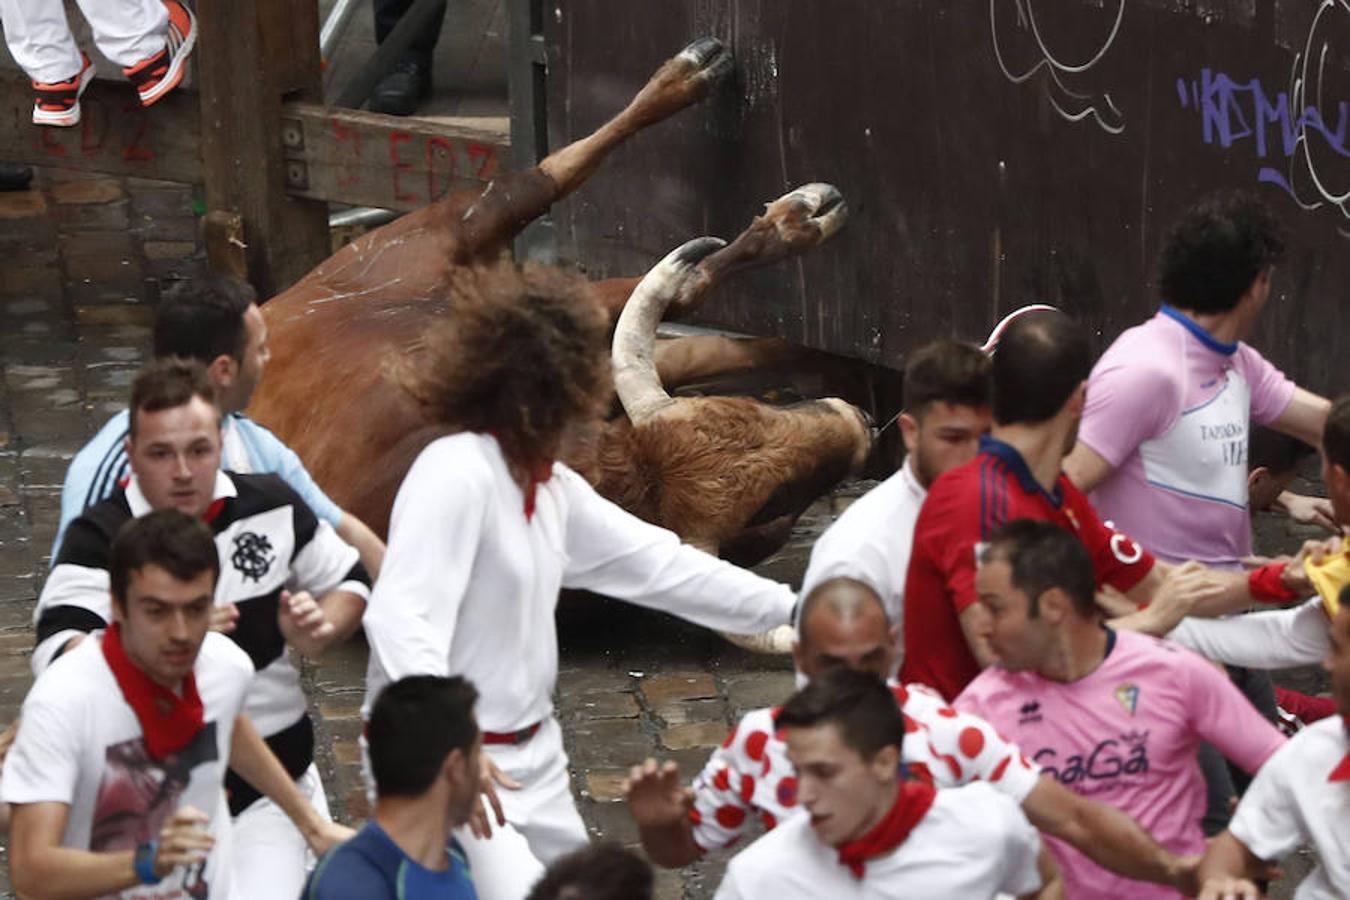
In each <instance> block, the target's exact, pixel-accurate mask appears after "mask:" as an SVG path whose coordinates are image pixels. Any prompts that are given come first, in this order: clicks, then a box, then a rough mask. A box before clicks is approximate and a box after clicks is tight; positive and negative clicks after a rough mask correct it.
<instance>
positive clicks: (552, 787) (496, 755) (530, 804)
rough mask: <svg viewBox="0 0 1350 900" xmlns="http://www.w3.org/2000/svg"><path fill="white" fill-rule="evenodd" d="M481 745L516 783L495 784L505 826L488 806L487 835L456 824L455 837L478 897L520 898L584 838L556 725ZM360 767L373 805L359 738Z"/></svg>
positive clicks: (367, 762)
mask: <svg viewBox="0 0 1350 900" xmlns="http://www.w3.org/2000/svg"><path fill="white" fill-rule="evenodd" d="M483 749H484V752H486V753H487V754H488V755H489V756H491V757H492V761H493V762H494V763H496V764H497V768H499V769H501V770H502V772H503V773H505V774H506V775H507V777H509V778H511V779H513V780H514V781H516V782H517V783H518V784H520V785H521V788H520V789H519V790H515V791H509V790H506V789H505V788H503V787H500V786H498V788H497V797H498V798H499V799H500V800H501V803H502V812H503V813H505V814H506V820H507V825H506V826H505V827H503V826H500V825H498V824H497V821H496V818H495V816H493V814H492V812H491V810H489V812H488V815H489V816H490V817H492V837H490V838H488V839H486V840H479V839H478V838H475V837H474V836H473V834H472V832H470V831H469V829H468V827H467V826H465V827H462V828H459V829H457V830H456V831H455V837H456V838H458V839H459V842H460V843H461V844H462V845H463V846H464V852H465V854H466V855H467V856H468V858H469V872H470V874H471V875H472V876H473V884H474V889H475V890H476V891H477V892H478V898H479V900H524V898H525V896H526V895H527V894H529V892H530V888H532V887H534V885H535V882H537V881H538V880H539V879H540V878H541V877H543V874H544V867H545V866H547V865H548V864H549V863H551V862H553V860H555V859H557V858H558V857H560V856H564V855H566V854H568V853H570V852H572V851H573V850H576V849H578V848H580V847H583V846H585V845H586V843H587V842H588V841H589V840H590V839H589V838H588V837H587V835H586V826H585V824H584V823H583V822H582V821H581V815H580V814H579V813H578V812H577V807H576V803H575V802H573V800H572V786H571V782H570V779H569V777H568V773H567V752H566V751H565V750H564V749H563V742H562V728H560V727H559V726H558V722H557V720H556V719H554V718H552V717H550V718H548V719H546V720H545V721H544V723H543V724H542V725H541V726H540V728H539V732H538V733H537V734H535V736H534V737H532V738H530V739H529V740H528V741H526V742H525V743H523V744H514V745H512V744H492V745H487V746H485V747H484V748H483ZM361 769H362V772H363V773H364V774H365V776H366V795H367V797H369V798H370V800H371V804H372V809H373V808H374V799H375V786H374V780H373V779H372V778H371V773H370V757H369V755H368V753H367V751H366V740H365V738H364V737H363V738H361ZM484 802H485V803H486V801H484Z"/></svg>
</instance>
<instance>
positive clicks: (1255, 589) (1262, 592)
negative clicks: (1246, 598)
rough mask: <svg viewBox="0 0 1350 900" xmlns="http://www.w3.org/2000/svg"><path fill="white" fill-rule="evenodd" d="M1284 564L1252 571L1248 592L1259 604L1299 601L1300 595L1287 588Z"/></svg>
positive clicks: (1249, 576)
mask: <svg viewBox="0 0 1350 900" xmlns="http://www.w3.org/2000/svg"><path fill="white" fill-rule="evenodd" d="M1284 567H1285V564H1284V563H1282V562H1281V563H1270V564H1268V565H1264V566H1261V567H1260V568H1259V569H1252V571H1251V572H1250V573H1249V574H1248V575H1247V590H1248V591H1249V592H1250V593H1251V595H1252V599H1253V600H1256V601H1257V602H1258V603H1288V602H1289V601H1290V600H1297V599H1298V594H1296V593H1294V592H1293V591H1291V590H1289V588H1287V587H1285V584H1284V580H1283V579H1282V578H1281V577H1280V576H1281V575H1283V574H1284Z"/></svg>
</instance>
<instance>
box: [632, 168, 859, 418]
mask: <svg viewBox="0 0 1350 900" xmlns="http://www.w3.org/2000/svg"><path fill="white" fill-rule="evenodd" d="M847 216H848V208H847V206H845V204H844V199H843V196H842V195H841V194H840V193H839V191H838V190H836V189H835V188H834V187H832V186H831V185H828V184H808V185H804V186H802V187H799V188H797V189H796V190H794V191H791V192H790V193H788V194H785V195H784V196H782V197H780V198H778V199H777V200H775V201H774V202H773V203H771V204H769V206H768V208H767V209H765V211H764V215H762V216H760V217H759V218H757V219H755V220H754V221H753V222H751V223H750V227H749V228H747V229H746V230H745V231H743V232H742V233H741V234H740V236H739V237H737V238H736V240H734V241H733V242H732V243H730V244H726V243H725V242H723V241H721V240H720V239H718V238H710V237H704V238H695V239H694V240H692V241H689V242H687V243H685V244H683V245H681V246H680V247H678V248H676V249H675V250H673V251H671V252H670V253H669V254H668V255H667V256H666V257H665V259H663V260H661V262H659V263H657V264H656V266H655V267H653V268H652V270H651V271H650V272H648V273H647V274H646V275H645V276H643V278H642V280H641V281H640V282H639V283H638V286H637V287H636V288H635V289H634V290H633V293H632V295H631V296H630V298H629V300H628V302H627V303H626V304H625V305H624V308H623V312H622V313H621V314H620V316H619V322H618V324H617V325H616V326H615V328H614V341H613V347H612V354H611V356H612V359H613V362H614V386H615V389H616V390H617V391H618V394H619V400H620V402H622V403H623V407H624V411H625V412H627V413H628V417H629V419H631V420H632V422H633V424H634V425H641V424H642V422H643V421H644V420H645V419H646V418H648V417H650V416H652V415H655V414H657V413H659V412H660V411H662V410H663V409H666V408H667V407H669V406H670V404H671V403H672V402H673V401H672V400H671V398H670V395H669V394H668V393H666V389H665V387H664V386H663V382H662V380H661V378H660V376H659V373H658V370H657V368H656V326H657V324H658V323H659V322H660V321H661V319H662V318H663V317H665V315H666V313H667V312H668V311H669V310H672V309H673V310H675V311H677V312H681V313H688V312H689V311H690V310H693V309H696V308H697V307H698V306H699V305H700V304H701V303H702V302H703V299H704V298H705V297H706V296H707V294H708V291H709V290H710V289H712V288H713V287H714V286H715V285H716V284H717V283H719V282H720V281H721V280H722V279H724V278H725V277H727V276H728V275H730V274H731V273H733V272H736V271H738V270H740V269H744V268H748V267H750V266H755V265H764V264H766V263H769V262H773V261H774V260H779V259H783V258H784V257H786V256H789V255H791V254H794V253H801V252H803V251H805V250H807V249H809V248H811V247H814V246H816V245H818V244H820V243H823V242H824V241H825V240H827V239H828V238H829V237H830V236H831V235H833V234H834V233H835V232H836V231H838V230H839V229H840V228H841V227H842V226H843V223H844V220H845V219H846V218H847Z"/></svg>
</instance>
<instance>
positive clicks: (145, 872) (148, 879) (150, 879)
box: [132, 840, 160, 884]
mask: <svg viewBox="0 0 1350 900" xmlns="http://www.w3.org/2000/svg"><path fill="white" fill-rule="evenodd" d="M158 855H159V841H158V840H150V841H146V842H145V843H144V844H138V845H137V847H136V855H135V856H134V857H133V862H132V865H133V866H134V868H135V869H136V877H137V878H139V879H140V880H141V884H159V882H160V877H159V876H158V875H156V874H155V857H156V856H158Z"/></svg>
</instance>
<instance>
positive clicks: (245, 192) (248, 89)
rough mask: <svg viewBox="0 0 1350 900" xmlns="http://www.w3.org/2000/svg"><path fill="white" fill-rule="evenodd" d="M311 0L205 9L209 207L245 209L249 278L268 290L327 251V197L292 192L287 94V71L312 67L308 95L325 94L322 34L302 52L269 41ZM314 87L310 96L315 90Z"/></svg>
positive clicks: (202, 64)
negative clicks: (285, 135)
mask: <svg viewBox="0 0 1350 900" xmlns="http://www.w3.org/2000/svg"><path fill="white" fill-rule="evenodd" d="M312 2H313V0H233V2H230V3H205V4H202V5H201V8H200V9H198V10H197V21H198V25H199V27H200V28H201V44H202V46H203V47H206V48H210V50H211V52H209V53H202V54H198V57H197V85H198V88H199V90H200V91H201V119H202V167H203V175H204V178H205V183H206V203H207V208H208V209H209V210H211V211H213V212H223V213H229V212H236V213H238V214H239V215H240V216H241V217H242V218H243V223H244V237H243V241H244V244H245V245H246V247H245V250H244V255H245V258H246V259H247V261H248V275H249V280H250V281H251V282H252V283H253V285H254V287H256V288H257V290H258V293H259V294H260V295H262V296H264V297H268V296H271V295H273V294H275V293H277V292H279V291H281V290H284V289H285V288H287V287H289V286H290V285H291V284H294V283H295V282H296V281H297V280H299V279H300V278H301V277H303V276H304V275H305V273H307V272H308V271H309V270H310V269H312V268H313V267H314V266H315V265H317V264H318V263H319V262H321V261H322V260H323V259H324V258H326V257H327V256H328V254H329V244H328V208H327V205H326V204H325V203H322V202H319V201H314V200H309V199H297V198H293V197H288V196H287V194H286V184H287V160H286V158H285V155H284V152H283V149H282V131H283V129H282V128H281V127H279V125H280V122H281V100H282V94H283V93H284V92H285V91H287V90H289V89H291V88H292V87H293V86H294V85H293V84H288V83H287V75H288V73H289V74H290V75H294V74H295V73H297V72H301V71H304V70H305V69H306V67H308V68H309V69H311V70H312V71H313V77H312V78H311V79H309V82H310V84H307V85H303V86H302V90H301V91H300V94H301V99H318V88H319V77H318V73H319V58H318V46H319V45H318V40H317V37H316V38H315V39H314V40H312V41H303V42H300V43H298V44H297V45H295V46H293V47H291V48H288V52H289V53H291V54H293V55H295V56H298V57H300V59H299V60H287V61H285V62H282V61H281V57H282V56H285V54H282V53H277V52H268V51H269V40H270V39H264V37H263V33H264V32H267V33H268V34H272V33H273V32H274V30H275V29H278V28H281V29H284V27H285V24H284V23H285V21H286V17H287V16H288V15H290V16H293V15H301V14H302V13H300V12H298V11H299V10H300V9H301V7H303V6H306V5H307V4H310V3H312ZM307 95H309V96H307Z"/></svg>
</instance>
